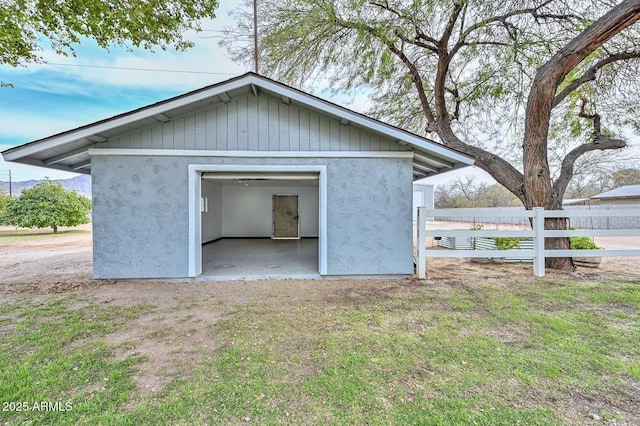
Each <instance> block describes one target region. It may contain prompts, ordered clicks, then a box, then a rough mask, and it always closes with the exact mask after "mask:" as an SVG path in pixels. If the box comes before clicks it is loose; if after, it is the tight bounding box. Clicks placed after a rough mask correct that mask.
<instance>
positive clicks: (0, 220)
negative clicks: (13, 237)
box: [0, 193, 11, 225]
mask: <svg viewBox="0 0 640 426" xmlns="http://www.w3.org/2000/svg"><path fill="white" fill-rule="evenodd" d="M9 201H11V197H9V195H7V194H2V193H0V225H5V224H6V219H5V215H6V210H7V206H8V205H9Z"/></svg>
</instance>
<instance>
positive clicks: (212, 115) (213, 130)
mask: <svg viewBox="0 0 640 426" xmlns="http://www.w3.org/2000/svg"><path fill="white" fill-rule="evenodd" d="M205 114H206V122H205V128H206V131H207V133H206V134H207V135H208V138H206V139H205V148H206V149H221V148H218V147H217V146H216V142H217V138H216V135H217V132H218V131H217V123H216V120H217V114H216V110H215V108H211V109H208V110H206V111H205Z"/></svg>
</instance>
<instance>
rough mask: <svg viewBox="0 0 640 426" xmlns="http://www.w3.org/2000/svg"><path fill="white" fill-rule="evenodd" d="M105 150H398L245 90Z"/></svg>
mask: <svg viewBox="0 0 640 426" xmlns="http://www.w3.org/2000/svg"><path fill="white" fill-rule="evenodd" d="M106 146H107V148H133V149H192V150H193V149H196V150H197V149H200V150H205V149H206V150H221V151H400V150H406V149H408V148H407V147H401V146H399V145H398V143H397V142H396V141H395V140H392V139H389V138H386V137H383V136H380V135H377V134H374V133H371V132H368V131H367V130H365V129H362V128H360V127H358V126H355V125H353V124H348V125H346V126H345V125H343V124H341V123H340V120H339V119H337V118H334V117H330V116H328V115H324V114H321V113H318V112H315V111H312V110H309V109H306V108H304V107H301V106H299V105H297V104H295V103H290V104H286V103H284V102H282V100H281V99H280V98H278V97H275V96H269V95H266V94H264V93H261V94H260V95H259V96H258V97H255V96H254V95H253V94H247V95H243V96H239V97H237V98H234V99H232V100H231V101H230V102H228V103H226V104H225V103H219V104H216V105H211V106H209V107H207V108H203V109H202V110H199V111H195V112H191V113H188V114H185V115H184V116H181V117H175V118H173V119H172V120H171V121H169V122H167V123H157V124H154V125H152V126H148V127H144V128H141V129H138V130H135V131H132V132H129V133H126V134H122V135H119V136H117V137H114V138H111V139H109V141H108V142H107V144H106Z"/></svg>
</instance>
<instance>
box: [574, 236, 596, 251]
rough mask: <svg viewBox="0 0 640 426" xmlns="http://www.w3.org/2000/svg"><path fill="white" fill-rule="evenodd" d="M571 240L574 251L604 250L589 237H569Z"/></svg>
mask: <svg viewBox="0 0 640 426" xmlns="http://www.w3.org/2000/svg"><path fill="white" fill-rule="evenodd" d="M569 240H570V242H571V249H573V250H599V249H601V248H602V247H599V246H598V245H597V244H596V243H594V242H593V240H592V239H591V238H589V237H569Z"/></svg>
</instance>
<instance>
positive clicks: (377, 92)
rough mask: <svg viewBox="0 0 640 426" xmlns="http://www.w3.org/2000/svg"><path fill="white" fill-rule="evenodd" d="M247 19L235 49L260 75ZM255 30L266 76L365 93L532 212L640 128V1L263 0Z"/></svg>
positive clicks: (550, 203) (377, 112) (242, 18)
mask: <svg viewBox="0 0 640 426" xmlns="http://www.w3.org/2000/svg"><path fill="white" fill-rule="evenodd" d="M249 3H250V2H247V6H249ZM237 17H238V24H237V26H236V28H235V29H234V31H235V32H234V31H232V32H231V36H230V37H229V39H228V40H227V41H226V45H227V46H228V47H229V51H230V52H231V54H232V55H233V57H234V58H235V59H236V60H239V61H244V62H245V63H251V62H252V61H253V56H252V48H253V46H252V45H250V44H244V45H243V44H238V43H236V42H235V41H234V40H236V37H235V36H236V35H237V34H248V33H250V29H251V26H252V25H253V23H252V19H251V14H250V13H242V12H239V13H238V15H237ZM259 18H260V24H259V26H260V40H259V42H260V43H259V44H260V61H261V72H262V73H263V74H266V75H271V76H273V77H275V78H278V79H282V80H285V81H287V82H289V83H292V84H296V85H298V86H301V87H305V86H309V85H312V84H315V83H317V82H318V81H328V82H329V83H330V84H331V85H332V87H333V88H334V89H337V90H346V91H355V90H359V89H361V88H363V87H366V88H367V89H368V90H370V92H371V93H372V100H373V105H374V106H373V108H372V110H371V111H370V113H371V114H373V115H374V116H376V117H378V118H380V119H383V120H385V121H390V122H392V123H393V124H396V125H399V126H400V127H403V128H406V129H409V130H412V131H414V132H417V133H419V134H423V135H427V136H429V137H432V138H435V139H437V141H439V142H441V143H442V144H444V145H446V146H448V147H451V148H454V149H458V150H460V151H464V152H467V153H469V154H471V155H472V156H474V157H475V158H476V164H477V165H478V166H479V167H481V168H482V169H484V170H485V171H487V172H488V173H490V174H491V175H492V176H493V177H494V178H495V179H496V180H497V181H498V182H499V183H500V184H502V185H503V186H505V187H506V188H507V189H509V190H510V191H511V192H512V193H514V194H515V195H516V196H517V197H518V198H519V199H520V200H521V201H522V202H523V203H524V204H525V205H526V206H527V207H528V208H530V207H533V206H544V207H547V208H560V205H561V200H562V195H563V193H564V190H565V189H566V185H567V184H568V182H569V181H570V180H571V178H572V176H573V169H574V166H575V165H576V164H577V163H578V164H579V161H580V158H581V157H583V156H584V155H585V154H586V153H589V152H591V151H595V150H609V149H618V148H621V147H623V146H624V145H625V142H624V141H622V140H621V139H619V138H617V137H615V136H616V135H618V134H620V132H621V129H623V128H625V127H626V126H635V127H637V126H638V121H637V119H636V117H637V113H636V111H637V109H638V106H639V105H640V102H639V101H640V92H639V90H638V88H639V87H640V85H638V84H630V83H632V82H634V81H636V80H637V74H638V73H637V71H638V69H637V67H638V61H637V58H638V57H640V46H639V45H638V39H640V37H639V32H638V28H637V27H636V26H634V25H632V24H633V23H634V22H635V21H636V20H637V19H640V2H638V1H631V0H627V1H624V2H622V3H621V4H620V5H618V6H614V5H612V4H611V2H609V1H606V0H596V1H590V2H586V1H579V2H574V1H568V0H526V1H520V0H518V1H516V0H507V1H478V0H475V1H474V0H413V1H406V0H264V1H261V2H259ZM236 33H237V34H236ZM541 88H542V89H544V90H540V89H541ZM622 100H624V102H622ZM554 171H555V173H554Z"/></svg>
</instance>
